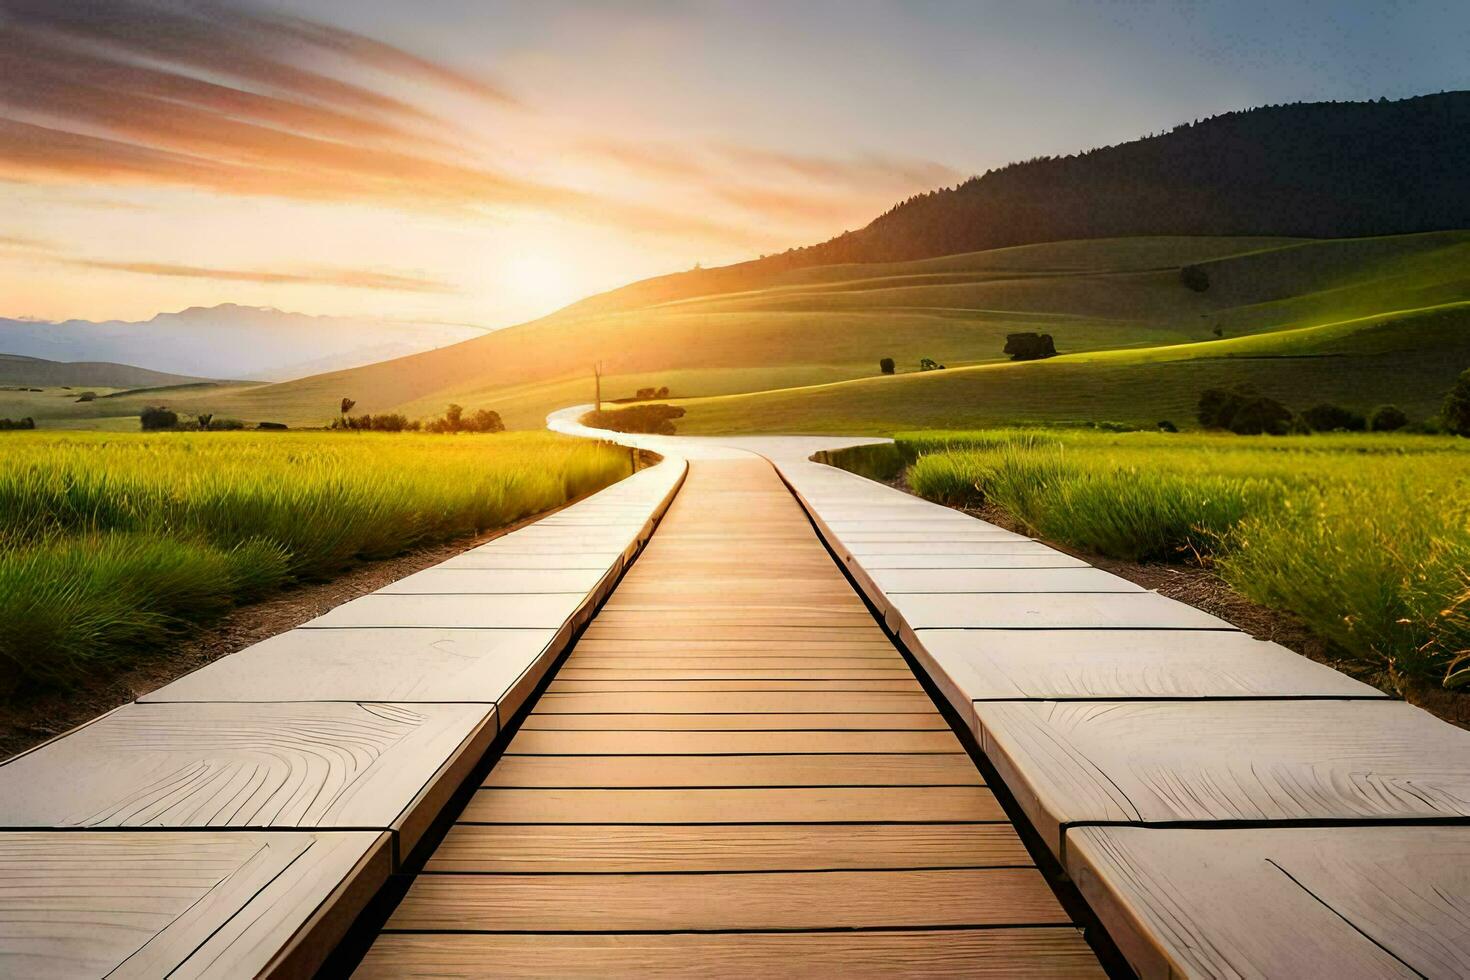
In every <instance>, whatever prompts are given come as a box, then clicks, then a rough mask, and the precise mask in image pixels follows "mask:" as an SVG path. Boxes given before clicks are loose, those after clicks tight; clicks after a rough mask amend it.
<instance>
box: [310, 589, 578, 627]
mask: <svg viewBox="0 0 1470 980" xmlns="http://www.w3.org/2000/svg"><path fill="white" fill-rule="evenodd" d="M586 601H587V595H586V593H583V592H558V593H554V594H550V595H545V594H542V595H384V594H382V593H377V592H374V593H371V594H369V595H365V596H362V597H361V598H358V599H353V600H352V601H351V602H344V603H343V604H342V605H340V606H337V607H336V608H335V609H332V610H331V611H330V612H328V613H326V614H325V615H323V616H318V617H317V618H316V619H313V620H311V621H310V622H308V623H305V624H303V625H302V626H301V627H299V628H300V629H334V628H335V629H340V628H342V627H365V626H368V627H398V628H403V627H411V628H421V629H552V630H555V629H561V627H562V626H563V625H564V624H565V623H566V622H567V621H568V620H570V619H572V618H573V617H575V616H576V615H577V613H578V612H579V611H580V610H581V608H582V606H583V605H584V604H585V603H586Z"/></svg>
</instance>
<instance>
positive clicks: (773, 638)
mask: <svg viewBox="0 0 1470 980" xmlns="http://www.w3.org/2000/svg"><path fill="white" fill-rule="evenodd" d="M594 641H595V642H599V643H601V642H602V641H622V642H627V641H633V642H635V643H636V644H638V645H639V646H640V647H641V648H643V649H646V650H651V651H654V652H657V653H660V654H664V653H671V652H672V653H678V654H679V655H681V656H691V655H693V651H696V650H699V649H716V648H717V649H725V650H728V649H747V650H748V649H767V650H769V649H771V647H772V646H776V645H779V646H780V648H781V649H783V650H796V649H802V650H805V649H816V648H819V647H825V648H836V649H841V648H843V647H845V646H848V645H850V644H853V643H867V644H870V645H872V646H875V647H880V648H881V647H886V648H887V649H888V650H890V651H891V650H892V649H893V647H892V644H889V643H888V642H887V641H886V640H884V639H883V637H882V634H881V633H876V632H875V630H874V625H873V623H872V622H871V620H870V621H869V622H868V623H866V624H864V625H861V626H829V627H826V628H825V629H823V630H821V631H820V633H818V632H815V631H813V630H810V629H793V628H790V627H785V626H770V625H766V624H764V623H761V624H750V623H747V624H745V625H743V626H733V625H726V624H718V625H715V624H707V625H705V626H704V627H703V628H701V627H700V625H699V624H698V623H664V624H662V625H660V626H658V627H650V626H640V625H639V624H637V623H621V624H619V625H617V626H614V625H612V624H610V623H608V622H605V621H604V620H603V619H602V617H601V616H599V617H597V618H596V619H594V620H593V621H592V622H591V623H590V624H589V625H588V627H587V631H586V632H585V633H584V634H583V638H582V642H581V643H578V644H577V646H578V649H585V647H584V644H586V643H589V642H594Z"/></svg>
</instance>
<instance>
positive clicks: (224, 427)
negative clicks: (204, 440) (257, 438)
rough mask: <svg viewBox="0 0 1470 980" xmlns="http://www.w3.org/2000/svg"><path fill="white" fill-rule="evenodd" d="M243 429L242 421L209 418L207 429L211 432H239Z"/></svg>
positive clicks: (243, 423)
mask: <svg viewBox="0 0 1470 980" xmlns="http://www.w3.org/2000/svg"><path fill="white" fill-rule="evenodd" d="M243 428H245V422H244V420H242V419H221V418H214V417H211V418H210V420H209V429H210V431H211V432H239V431H240V430H241V429H243Z"/></svg>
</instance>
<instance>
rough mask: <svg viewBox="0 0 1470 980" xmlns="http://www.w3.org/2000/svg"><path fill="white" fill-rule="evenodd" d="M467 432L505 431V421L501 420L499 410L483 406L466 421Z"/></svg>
mask: <svg viewBox="0 0 1470 980" xmlns="http://www.w3.org/2000/svg"><path fill="white" fill-rule="evenodd" d="M464 426H465V431H467V432H504V431H505V423H504V422H502V421H501V420H500V413H499V412H492V411H490V410H489V409H488V408H482V409H479V410H478V411H476V412H475V414H474V415H472V416H470V417H469V419H468V420H466V421H465V423H464Z"/></svg>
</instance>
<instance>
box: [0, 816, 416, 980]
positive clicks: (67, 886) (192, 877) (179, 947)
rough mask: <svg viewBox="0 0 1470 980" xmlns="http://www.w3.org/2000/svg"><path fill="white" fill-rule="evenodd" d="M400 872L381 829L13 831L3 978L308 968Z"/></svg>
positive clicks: (4, 872)
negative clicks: (394, 870) (392, 873)
mask: <svg viewBox="0 0 1470 980" xmlns="http://www.w3.org/2000/svg"><path fill="white" fill-rule="evenodd" d="M388 872H389V855H388V836H387V835H386V834H382V833H373V832H350V831H348V832H335V833H327V834H314V833H278V834H266V833H261V832H258V831H257V832H251V831H230V832H224V831H218V832H205V833H176V832H166V831H165V832H157V831H154V832H146V833H145V832H136V833H100V832H83V833H60V832H9V833H0V975H4V976H7V977H72V976H75V977H97V976H103V975H108V976H116V977H159V976H164V975H169V976H186V977H194V976H212V977H227V976H254V975H257V974H266V973H269V972H271V971H272V970H275V971H277V972H278V973H287V974H290V975H309V974H310V973H311V972H312V971H313V970H315V968H316V966H317V965H318V964H320V962H321V960H322V958H323V956H324V955H325V953H326V952H327V951H329V950H330V948H331V946H332V945H333V944H334V943H335V942H336V941H337V940H338V939H340V938H341V936H342V933H343V932H344V931H345V929H346V927H347V926H348V925H349V924H350V922H351V920H352V918H353V917H354V916H355V915H356V913H357V912H358V911H360V910H361V908H362V907H363V905H364V904H365V903H366V901H367V899H368V897H370V895H371V894H372V892H373V891H375V890H376V889H377V888H378V887H380V886H381V885H382V884H383V882H385V881H386V880H387V877H388ZM323 903H330V904H331V905H332V907H333V909H332V910H333V912H334V913H335V914H332V915H326V916H318V915H317V914H316V913H317V910H318V908H319V907H320V906H322V905H323Z"/></svg>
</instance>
